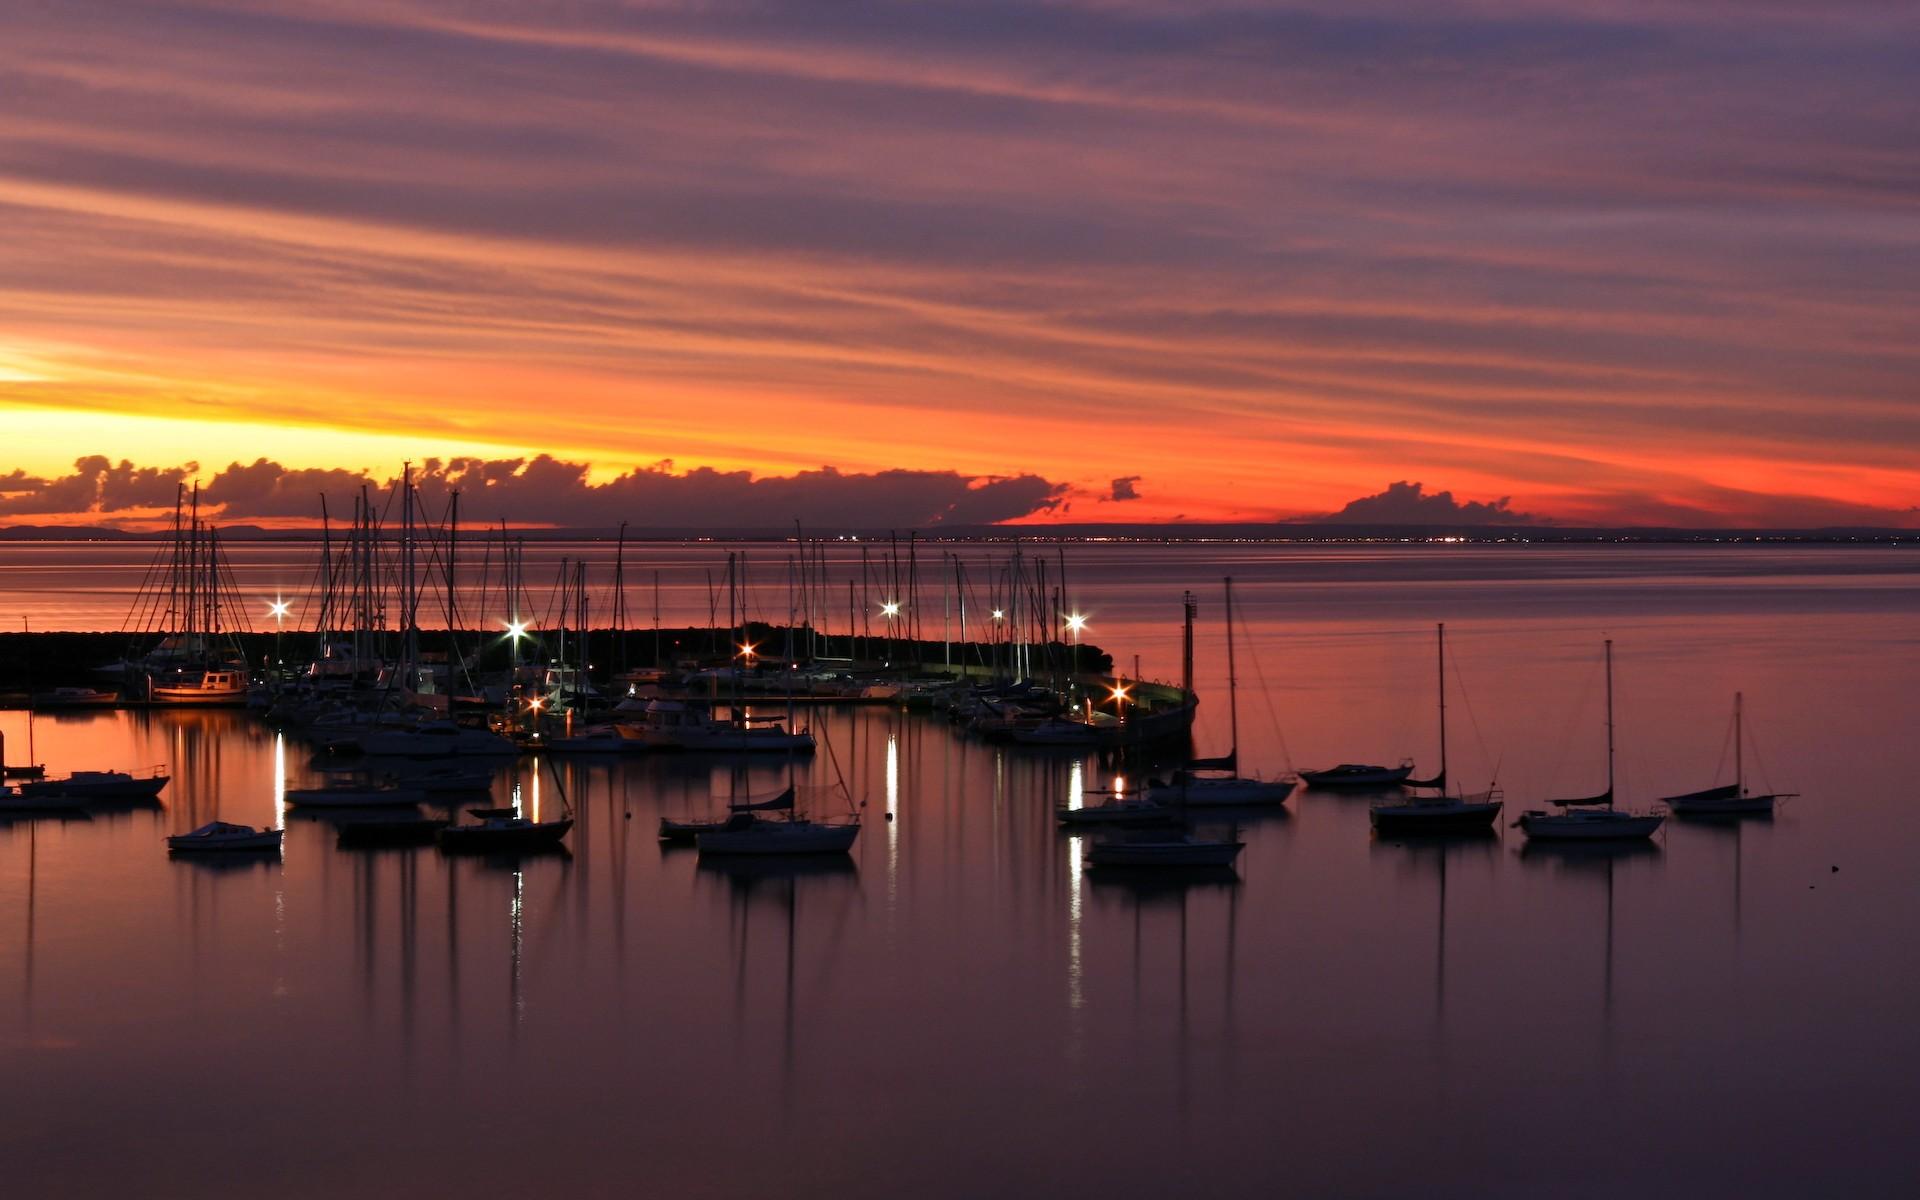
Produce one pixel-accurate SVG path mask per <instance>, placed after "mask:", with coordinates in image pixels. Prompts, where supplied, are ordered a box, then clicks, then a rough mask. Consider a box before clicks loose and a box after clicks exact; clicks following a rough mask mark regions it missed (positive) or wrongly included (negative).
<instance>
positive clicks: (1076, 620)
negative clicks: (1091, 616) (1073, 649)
mask: <svg viewBox="0 0 1920 1200" xmlns="http://www.w3.org/2000/svg"><path fill="white" fill-rule="evenodd" d="M1086 627H1087V618H1086V617H1085V615H1083V614H1081V613H1068V614H1067V632H1069V633H1071V634H1073V635H1074V636H1075V637H1078V636H1079V635H1080V631H1081V630H1082V629H1085V628H1086Z"/></svg>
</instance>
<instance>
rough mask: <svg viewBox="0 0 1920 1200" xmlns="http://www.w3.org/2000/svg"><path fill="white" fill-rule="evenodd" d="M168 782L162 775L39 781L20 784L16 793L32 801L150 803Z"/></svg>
mask: <svg viewBox="0 0 1920 1200" xmlns="http://www.w3.org/2000/svg"><path fill="white" fill-rule="evenodd" d="M170 781H171V777H170V776H166V775H149V776H147V777H145V778H136V777H122V778H118V779H75V778H67V779H41V780H36V781H34V782H32V783H23V784H21V785H20V794H21V795H22V796H23V797H35V798H46V797H53V796H66V797H72V798H75V799H78V800H81V801H86V800H102V801H106V800H123V801H127V800H130V801H141V800H153V799H156V798H157V797H158V796H159V795H160V793H161V792H162V791H163V790H165V788H166V786H167V784H168V783H169V782H170Z"/></svg>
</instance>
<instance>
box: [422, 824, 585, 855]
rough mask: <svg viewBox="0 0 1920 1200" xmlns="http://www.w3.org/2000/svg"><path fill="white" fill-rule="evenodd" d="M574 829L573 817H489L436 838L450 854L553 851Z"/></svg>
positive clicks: (454, 827)
mask: <svg viewBox="0 0 1920 1200" xmlns="http://www.w3.org/2000/svg"><path fill="white" fill-rule="evenodd" d="M572 828H573V818H572V817H561V818H559V819H558V820H553V821H529V820H527V819H526V818H524V817H488V818H486V819H485V820H483V821H480V822H479V823H477V824H462V825H448V826H446V827H444V828H442V829H441V830H440V831H439V833H438V834H437V835H436V837H437V840H438V841H439V843H440V849H442V850H444V851H446V852H447V853H449V854H484V853H487V852H489V851H503V850H507V851H511V850H550V849H553V848H555V847H557V846H559V845H560V840H561V839H562V838H564V837H566V836H567V831H568V830H570V829H572Z"/></svg>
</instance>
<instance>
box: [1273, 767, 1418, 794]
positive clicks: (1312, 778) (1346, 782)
mask: <svg viewBox="0 0 1920 1200" xmlns="http://www.w3.org/2000/svg"><path fill="white" fill-rule="evenodd" d="M1412 774H1413V768H1412V767H1381V768H1379V769H1378V770H1372V771H1340V770H1332V771H1302V772H1300V779H1301V781H1302V782H1303V783H1305V784H1306V785H1307V786H1308V787H1310V788H1319V789H1321V790H1322V791H1338V790H1340V789H1342V788H1383V787H1398V786H1400V785H1402V784H1405V783H1406V782H1407V779H1408V778H1409V777H1410V776H1412Z"/></svg>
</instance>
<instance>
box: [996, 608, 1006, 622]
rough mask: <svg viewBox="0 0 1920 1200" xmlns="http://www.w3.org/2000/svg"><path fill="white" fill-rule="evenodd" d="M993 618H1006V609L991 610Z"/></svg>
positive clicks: (1001, 619)
mask: <svg viewBox="0 0 1920 1200" xmlns="http://www.w3.org/2000/svg"><path fill="white" fill-rule="evenodd" d="M993 619H994V620H996V621H1004V620H1006V619H1007V610H1006V609H1004V608H996V609H994V610H993Z"/></svg>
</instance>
